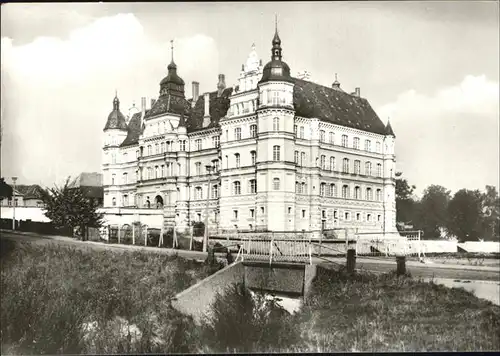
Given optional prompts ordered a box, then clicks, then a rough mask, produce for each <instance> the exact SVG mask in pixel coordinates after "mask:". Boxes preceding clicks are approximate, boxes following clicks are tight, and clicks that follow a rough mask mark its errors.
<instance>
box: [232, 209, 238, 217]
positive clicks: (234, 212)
mask: <svg viewBox="0 0 500 356" xmlns="http://www.w3.org/2000/svg"><path fill="white" fill-rule="evenodd" d="M233 218H234V219H238V210H233Z"/></svg>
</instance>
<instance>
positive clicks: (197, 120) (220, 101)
mask: <svg viewBox="0 0 500 356" xmlns="http://www.w3.org/2000/svg"><path fill="white" fill-rule="evenodd" d="M232 93H233V88H226V89H224V91H223V92H222V95H221V96H220V97H218V96H217V92H216V91H214V92H211V93H209V95H210V108H209V111H210V124H209V125H208V126H207V127H205V128H204V127H203V116H204V114H205V96H204V95H200V96H199V97H198V100H197V101H196V104H195V106H194V108H193V110H192V111H191V116H190V117H189V118H188V119H187V120H186V128H187V131H188V132H194V131H199V130H201V129H209V128H213V127H219V120H220V119H221V118H222V117H224V116H226V114H227V111H228V110H229V104H230V100H229V97H230V96H231V94H232Z"/></svg>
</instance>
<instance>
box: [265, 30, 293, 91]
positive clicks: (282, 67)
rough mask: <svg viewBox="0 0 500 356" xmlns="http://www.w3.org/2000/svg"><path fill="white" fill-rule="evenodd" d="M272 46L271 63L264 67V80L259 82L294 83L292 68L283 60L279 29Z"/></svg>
mask: <svg viewBox="0 0 500 356" xmlns="http://www.w3.org/2000/svg"><path fill="white" fill-rule="evenodd" d="M272 44H273V47H272V49H271V61H270V62H268V63H267V64H266V65H265V66H264V69H263V70H262V79H261V80H260V81H259V83H263V82H267V81H269V80H280V81H287V82H293V79H292V77H291V75H290V67H289V66H288V64H286V63H285V62H283V61H282V60H281V58H282V54H281V52H282V49H281V39H280V36H279V35H278V29H277V28H276V32H275V33H274V38H273V41H272Z"/></svg>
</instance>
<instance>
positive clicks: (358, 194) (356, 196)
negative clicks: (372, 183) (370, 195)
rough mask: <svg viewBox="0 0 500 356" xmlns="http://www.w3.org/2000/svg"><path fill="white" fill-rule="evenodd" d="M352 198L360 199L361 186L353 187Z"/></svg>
mask: <svg viewBox="0 0 500 356" xmlns="http://www.w3.org/2000/svg"><path fill="white" fill-rule="evenodd" d="M354 199H361V188H359V187H354Z"/></svg>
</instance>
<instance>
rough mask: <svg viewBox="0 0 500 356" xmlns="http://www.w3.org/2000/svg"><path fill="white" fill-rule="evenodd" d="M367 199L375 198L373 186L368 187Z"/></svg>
mask: <svg viewBox="0 0 500 356" xmlns="http://www.w3.org/2000/svg"><path fill="white" fill-rule="evenodd" d="M366 200H373V193H372V188H366Z"/></svg>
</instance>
